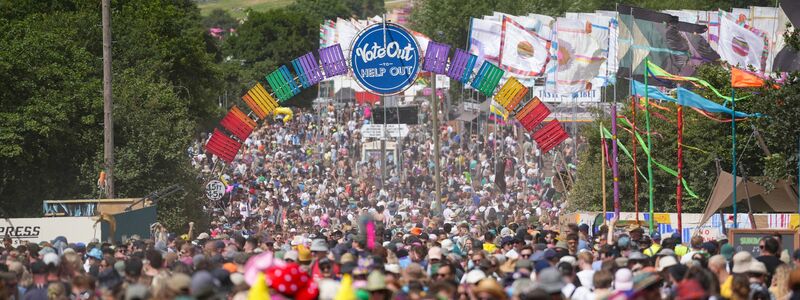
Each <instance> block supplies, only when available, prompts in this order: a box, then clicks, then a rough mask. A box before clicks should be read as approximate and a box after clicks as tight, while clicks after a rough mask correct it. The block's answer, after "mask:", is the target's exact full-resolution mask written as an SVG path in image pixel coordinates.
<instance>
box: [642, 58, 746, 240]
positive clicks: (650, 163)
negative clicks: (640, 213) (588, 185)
mask: <svg viewBox="0 0 800 300" xmlns="http://www.w3.org/2000/svg"><path fill="white" fill-rule="evenodd" d="M649 61H650V59H649V58H648V57H645V58H644V101H645V106H644V110H645V114H644V116H645V119H644V120H645V127H646V129H647V148H648V149H650V155H648V156H647V177H648V178H649V182H648V190H649V197H650V232H653V143H652V141H651V140H650V95H648V92H649V89H650V88H649V87H648V86H647V77H648V74H647V73H648V72H649V69H648V67H647V63H648V62H649ZM634 134H635V132H634ZM734 207H735V206H734Z"/></svg>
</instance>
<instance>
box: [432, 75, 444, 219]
mask: <svg viewBox="0 0 800 300" xmlns="http://www.w3.org/2000/svg"><path fill="white" fill-rule="evenodd" d="M431 90H432V91H431V110H432V111H431V113H432V114H433V117H432V121H433V123H432V125H433V128H432V130H431V132H432V133H433V163H434V164H433V173H434V175H433V186H434V199H433V201H434V202H433V203H434V205H435V206H436V212H435V214H436V215H438V214H439V211H440V210H441V200H442V199H441V198H442V187H441V180H440V178H439V176H441V173H440V171H439V166H440V165H439V156H441V155H440V154H441V151H440V150H439V149H440V147H441V145H440V144H439V99H438V97H437V96H436V74H435V73H433V72H431Z"/></svg>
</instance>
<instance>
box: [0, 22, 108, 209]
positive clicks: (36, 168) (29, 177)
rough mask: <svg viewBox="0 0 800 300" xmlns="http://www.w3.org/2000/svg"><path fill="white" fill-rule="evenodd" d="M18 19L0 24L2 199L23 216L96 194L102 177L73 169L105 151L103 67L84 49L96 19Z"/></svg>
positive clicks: (7, 205)
mask: <svg viewBox="0 0 800 300" xmlns="http://www.w3.org/2000/svg"><path fill="white" fill-rule="evenodd" d="M17 17H19V18H18V19H5V18H0V40H2V41H4V42H3V43H0V57H3V58H4V59H2V60H0V80H2V83H1V84H0V85H2V88H0V180H1V181H0V195H2V197H1V198H3V199H4V201H3V208H4V209H5V210H6V211H8V212H9V213H10V214H17V215H26V214H32V213H35V212H37V211H39V210H40V209H41V206H40V205H39V203H41V200H43V199H61V198H62V197H65V196H68V195H69V196H70V197H77V196H79V195H83V194H91V192H90V191H92V186H93V184H92V182H93V181H94V180H95V179H96V178H97V177H96V175H97V173H94V174H91V175H90V178H82V174H81V173H80V169H79V168H77V167H76V166H80V165H82V164H87V163H90V162H91V161H93V159H94V157H95V153H97V152H96V150H97V147H98V146H100V145H102V134H98V133H101V132H102V124H101V123H102V115H101V113H102V98H101V95H102V94H101V93H100V91H101V85H100V76H99V74H98V71H99V70H100V69H101V68H100V61H98V60H97V57H96V56H93V55H92V53H90V52H89V51H87V50H86V49H85V47H84V45H85V43H84V41H85V40H86V39H85V37H86V35H87V32H86V31H85V30H84V29H85V28H91V27H92V26H94V25H92V24H93V23H92V20H93V18H92V16H91V15H89V14H83V13H76V12H54V13H50V14H22V13H20V15H18V16H17ZM95 20H96V19H95ZM65 24H71V26H65Z"/></svg>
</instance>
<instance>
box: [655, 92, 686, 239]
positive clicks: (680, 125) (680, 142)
mask: <svg viewBox="0 0 800 300" xmlns="http://www.w3.org/2000/svg"><path fill="white" fill-rule="evenodd" d="M651 155H652V154H651ZM682 181H683V105H678V191H677V192H676V195H675V197H676V199H677V202H678V203H677V204H676V205H677V206H678V232H683V217H682V215H681V214H682V213H683V185H681V183H682Z"/></svg>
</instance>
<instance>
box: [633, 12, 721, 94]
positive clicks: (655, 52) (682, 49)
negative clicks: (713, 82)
mask: <svg viewBox="0 0 800 300" xmlns="http://www.w3.org/2000/svg"><path fill="white" fill-rule="evenodd" d="M617 11H618V12H619V18H620V19H619V52H618V56H619V73H618V74H619V75H621V76H625V77H628V76H631V75H633V77H634V78H641V76H642V75H643V74H644V71H645V66H644V64H643V63H644V60H645V57H649V59H650V60H652V61H653V62H655V63H656V64H657V65H659V66H663V67H664V69H665V70H667V71H668V72H670V73H672V74H678V75H684V76H690V75H693V74H694V73H695V70H696V68H697V67H698V66H699V65H700V64H703V63H709V62H713V61H715V60H717V59H718V58H719V55H718V54H717V53H716V52H715V51H714V50H713V49H712V48H711V46H710V45H709V44H708V41H706V40H705V39H704V38H703V37H702V35H701V34H702V33H704V32H706V30H707V29H708V28H707V27H706V26H704V25H698V24H692V23H687V22H681V21H679V20H678V18H677V17H675V16H672V15H670V14H665V13H660V12H657V11H652V10H648V9H643V8H639V7H632V6H627V5H622V4H620V5H619V6H618V7H617Z"/></svg>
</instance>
